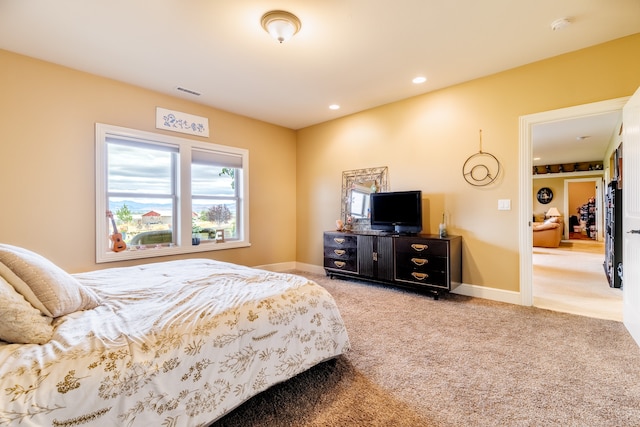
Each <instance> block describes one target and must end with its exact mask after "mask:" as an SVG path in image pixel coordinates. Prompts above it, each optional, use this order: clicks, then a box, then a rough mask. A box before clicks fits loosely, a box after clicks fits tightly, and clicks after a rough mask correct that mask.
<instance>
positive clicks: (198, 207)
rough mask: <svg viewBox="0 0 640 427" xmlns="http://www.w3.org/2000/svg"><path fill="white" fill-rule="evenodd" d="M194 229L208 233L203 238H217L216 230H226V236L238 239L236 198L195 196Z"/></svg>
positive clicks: (193, 205)
mask: <svg viewBox="0 0 640 427" xmlns="http://www.w3.org/2000/svg"><path fill="white" fill-rule="evenodd" d="M192 207H193V212H194V214H195V215H194V219H193V225H194V231H196V232H201V233H207V234H208V236H206V237H205V236H202V237H203V238H208V239H215V230H224V238H225V240H226V239H237V238H238V230H237V221H238V218H237V212H238V208H237V203H236V201H235V200H225V199H218V200H215V199H213V200H212V199H198V198H194V199H193V203H192Z"/></svg>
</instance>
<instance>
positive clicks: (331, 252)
mask: <svg viewBox="0 0 640 427" xmlns="http://www.w3.org/2000/svg"><path fill="white" fill-rule="evenodd" d="M357 255H358V249H357V248H349V247H339V248H335V247H329V246H325V247H324V256H325V258H335V259H341V260H346V259H355V258H356V257H357Z"/></svg>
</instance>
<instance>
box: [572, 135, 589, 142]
mask: <svg viewBox="0 0 640 427" xmlns="http://www.w3.org/2000/svg"><path fill="white" fill-rule="evenodd" d="M587 138H591V135H582V136H576V139H577V140H578V141H584V140H585V139H587Z"/></svg>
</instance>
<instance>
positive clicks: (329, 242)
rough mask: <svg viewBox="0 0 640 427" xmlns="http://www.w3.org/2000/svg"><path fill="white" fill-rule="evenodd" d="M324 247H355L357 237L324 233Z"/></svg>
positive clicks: (356, 245)
mask: <svg viewBox="0 0 640 427" xmlns="http://www.w3.org/2000/svg"><path fill="white" fill-rule="evenodd" d="M324 247H325V248H332V249H333V248H337V249H345V248H353V249H355V248H357V247H358V237H357V236H352V235H346V234H340V233H325V234H324Z"/></svg>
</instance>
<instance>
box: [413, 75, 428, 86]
mask: <svg viewBox="0 0 640 427" xmlns="http://www.w3.org/2000/svg"><path fill="white" fill-rule="evenodd" d="M426 81H427V78H426V77H423V76H420V77H416V78H414V79H413V80H412V82H414V83H415V84H420V83H424V82H426Z"/></svg>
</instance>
